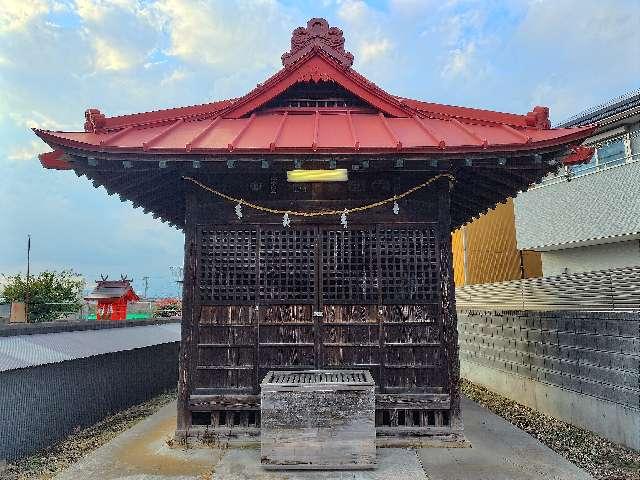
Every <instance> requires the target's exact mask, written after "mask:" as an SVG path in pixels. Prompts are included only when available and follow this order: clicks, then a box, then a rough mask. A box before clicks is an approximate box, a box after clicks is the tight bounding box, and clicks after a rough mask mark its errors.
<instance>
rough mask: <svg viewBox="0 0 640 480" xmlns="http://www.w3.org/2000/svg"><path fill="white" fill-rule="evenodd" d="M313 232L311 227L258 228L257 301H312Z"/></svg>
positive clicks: (313, 283) (314, 280) (313, 294)
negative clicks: (258, 267)
mask: <svg viewBox="0 0 640 480" xmlns="http://www.w3.org/2000/svg"><path fill="white" fill-rule="evenodd" d="M316 235H317V234H316V229H315V228H314V227H308V228H304V227H301V228H295V229H294V228H290V229H282V228H280V229H278V228H269V229H266V228H263V229H262V230H261V232H260V251H259V257H260V275H259V285H260V288H259V293H258V301H259V303H263V304H272V303H289V304H300V303H303V304H306V303H314V301H315V290H316V279H315V276H316V272H315V264H316V262H315V256H316Z"/></svg>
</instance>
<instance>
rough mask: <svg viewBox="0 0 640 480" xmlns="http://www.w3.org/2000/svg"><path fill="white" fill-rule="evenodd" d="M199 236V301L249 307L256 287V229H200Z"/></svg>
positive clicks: (252, 301) (253, 299) (253, 300)
mask: <svg viewBox="0 0 640 480" xmlns="http://www.w3.org/2000/svg"><path fill="white" fill-rule="evenodd" d="M199 233H200V235H199V242H198V243H199V248H200V251H199V259H198V286H199V290H200V301H201V302H203V303H212V304H231V305H243V304H253V303H254V302H255V296H256V290H257V287H258V255H257V249H256V245H257V242H258V233H259V232H258V229H257V228H255V227H247V228H242V229H229V228H219V227H206V226H204V227H201V229H200V232H199Z"/></svg>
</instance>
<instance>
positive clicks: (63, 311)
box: [1, 270, 84, 322]
mask: <svg viewBox="0 0 640 480" xmlns="http://www.w3.org/2000/svg"><path fill="white" fill-rule="evenodd" d="M3 276H4V277H5V278H6V284H5V286H4V290H3V291H2V295H1V297H2V299H4V301H5V302H24V301H25V300H26V297H27V282H26V278H25V277H23V276H22V275H21V274H17V275H13V276H9V275H3ZM83 287H84V280H82V279H81V278H80V277H79V275H77V274H76V273H74V272H73V271H71V270H63V271H60V272H57V271H44V272H42V273H40V274H38V275H35V276H31V277H30V278H29V305H28V309H29V319H28V321H30V322H50V321H54V320H57V319H58V318H60V317H62V316H64V315H68V314H70V313H73V312H77V311H78V310H79V309H80V307H81V306H82V303H81V302H80V295H81V293H82V289H83Z"/></svg>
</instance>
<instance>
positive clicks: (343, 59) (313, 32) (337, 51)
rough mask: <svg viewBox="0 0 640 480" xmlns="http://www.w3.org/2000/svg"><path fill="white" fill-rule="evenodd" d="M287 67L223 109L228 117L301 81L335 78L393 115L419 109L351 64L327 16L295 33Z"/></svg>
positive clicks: (239, 114)
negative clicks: (371, 80)
mask: <svg viewBox="0 0 640 480" xmlns="http://www.w3.org/2000/svg"><path fill="white" fill-rule="evenodd" d="M282 64H283V65H284V68H283V69H282V70H280V71H279V72H277V73H276V74H275V75H273V76H272V77H271V78H269V79H267V80H266V81H265V82H264V83H261V84H258V86H257V87H256V88H254V89H253V90H252V91H250V92H249V93H247V94H246V95H245V96H244V97H241V98H239V99H237V100H236V101H235V102H234V103H233V104H232V105H230V106H229V107H228V108H227V109H225V110H224V111H223V112H221V116H223V117H224V118H240V117H244V116H247V115H249V114H250V113H252V112H253V111H254V110H256V109H257V108H259V107H261V106H262V105H264V104H265V103H267V102H269V101H270V100H272V99H273V98H275V97H276V96H277V95H280V94H281V93H282V92H284V91H285V90H286V89H287V88H289V87H291V86H292V85H295V84H296V83H299V82H309V81H312V82H320V81H327V82H328V81H333V82H335V83H337V84H338V85H340V86H341V87H342V88H344V89H345V90H348V91H349V92H351V93H352V94H354V95H355V96H357V97H359V98H361V99H362V100H363V101H364V102H365V103H368V104H369V105H371V106H373V107H374V108H376V109H377V110H378V111H380V112H382V113H384V114H386V115H388V116H391V117H411V116H413V115H415V114H416V111H415V110H414V109H413V108H411V107H410V106H408V105H405V104H403V102H402V101H401V100H400V99H398V98H397V97H395V96H393V95H391V94H389V93H387V92H385V91H384V90H382V89H381V88H380V87H378V86H377V85H375V84H374V83H373V82H370V81H369V80H367V79H366V78H365V77H363V76H362V75H360V74H359V73H357V72H356V71H355V70H353V69H352V68H351V65H352V64H353V55H352V54H351V53H349V52H347V51H345V49H344V36H343V34H342V30H340V29H339V28H337V27H329V24H328V23H327V21H326V20H325V19H323V18H312V19H311V20H309V21H308V22H307V27H306V28H304V27H298V28H296V29H295V30H294V31H293V35H292V37H291V50H290V51H289V52H287V53H285V54H283V55H282Z"/></svg>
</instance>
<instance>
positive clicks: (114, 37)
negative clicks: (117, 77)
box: [75, 0, 160, 72]
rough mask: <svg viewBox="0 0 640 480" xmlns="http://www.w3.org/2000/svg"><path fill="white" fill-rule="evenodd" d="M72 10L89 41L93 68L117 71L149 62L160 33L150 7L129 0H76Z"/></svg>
mask: <svg viewBox="0 0 640 480" xmlns="http://www.w3.org/2000/svg"><path fill="white" fill-rule="evenodd" d="M75 14H76V15H78V17H80V19H81V21H82V32H83V36H84V38H85V40H86V41H88V42H89V43H90V44H91V47H92V50H93V61H92V64H93V68H94V69H95V70H96V71H110V72H118V71H123V70H129V69H132V68H135V67H137V66H140V65H144V64H145V63H148V55H149V54H150V52H151V51H153V50H154V48H155V47H156V43H157V41H158V37H159V33H160V32H159V31H158V27H159V26H158V22H157V20H156V18H155V15H154V14H153V10H152V8H151V7H148V6H146V5H145V4H143V3H139V2H136V1H128V0H76V2H75Z"/></svg>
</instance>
